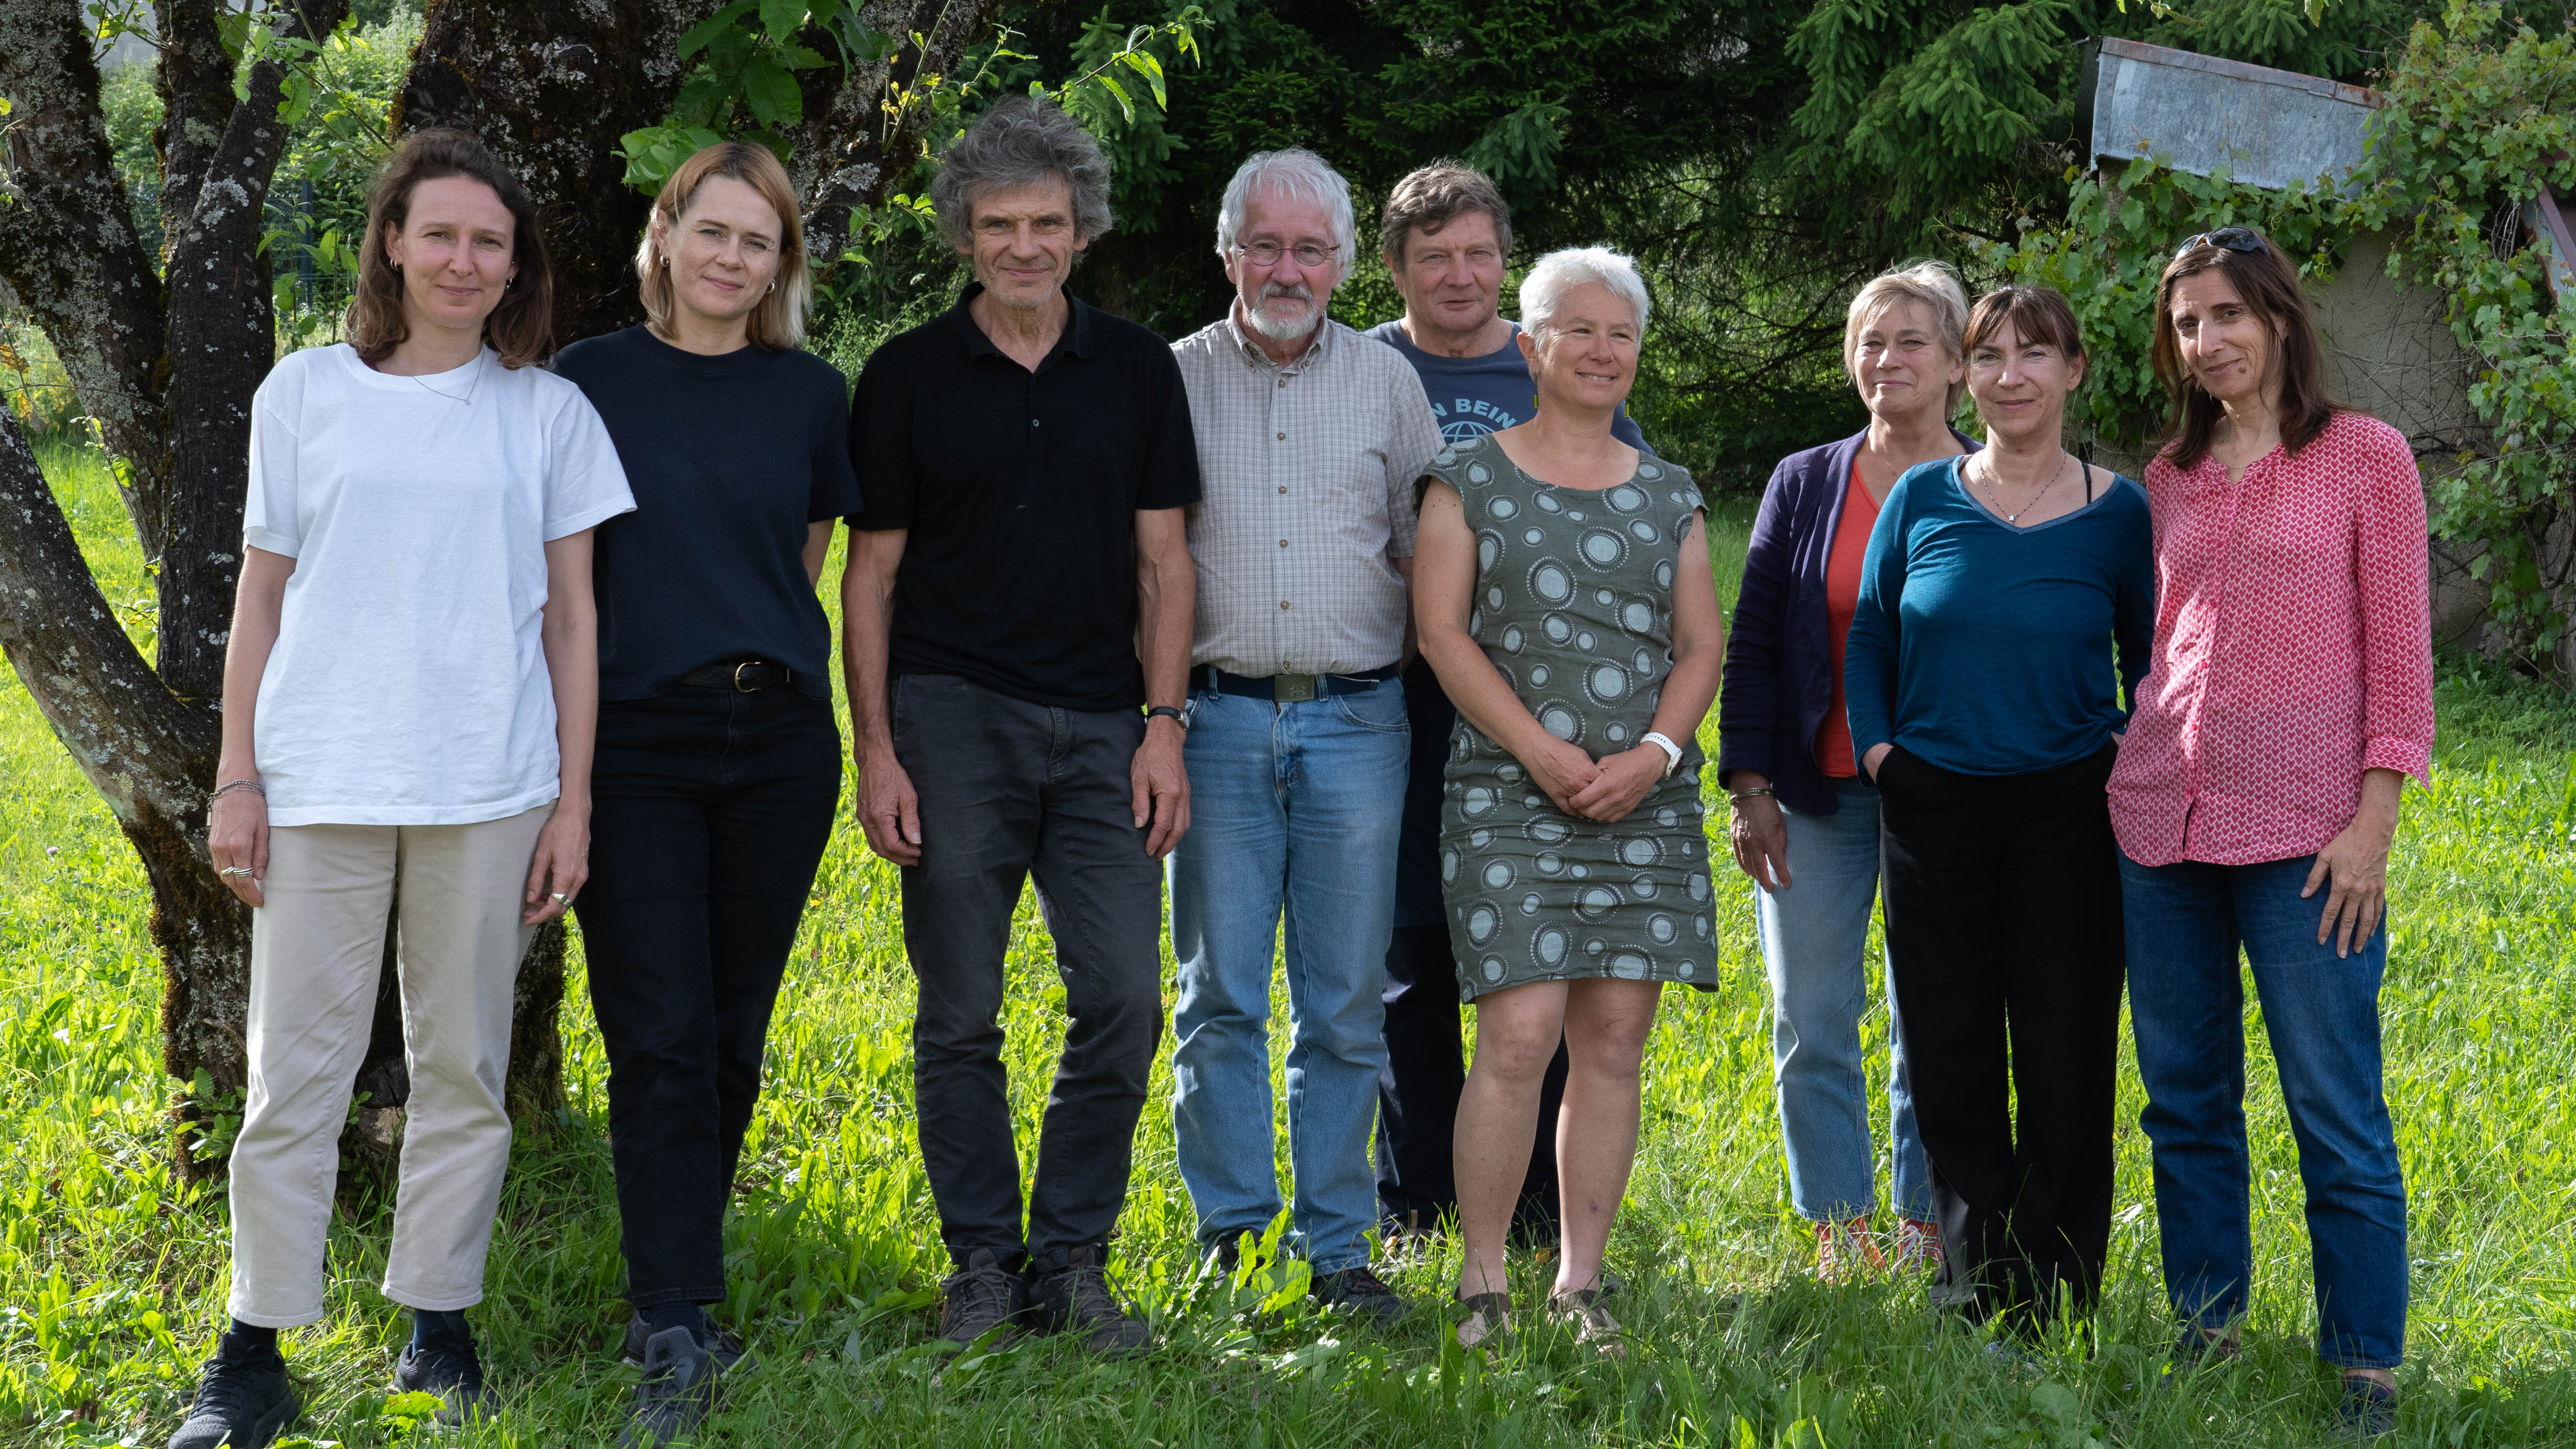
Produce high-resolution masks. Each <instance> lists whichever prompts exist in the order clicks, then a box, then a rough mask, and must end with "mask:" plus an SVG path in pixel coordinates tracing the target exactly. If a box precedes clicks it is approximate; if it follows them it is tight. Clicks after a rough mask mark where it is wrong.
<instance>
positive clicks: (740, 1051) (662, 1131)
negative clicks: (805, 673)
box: [573, 684, 841, 1309]
mask: <svg viewBox="0 0 2576 1449" xmlns="http://www.w3.org/2000/svg"><path fill="white" fill-rule="evenodd" d="M590 789H591V811H590V835H591V844H590V883H589V884H588V885H586V886H584V887H583V888H582V891H581V894H580V895H579V896H578V897H576V898H575V900H574V903H573V908H574V911H575V913H576V916H577V918H578V920H579V921H580V923H581V937H582V949H583V954H584V956H585V957H586V958H587V959H588V961H589V967H590V1002H591V1009H592V1010H593V1011H594V1012H596V1013H597V1014H598V1017H599V1033H600V1036H601V1037H602V1038H603V1039H604V1040H605V1041H606V1043H607V1046H608V1132H609V1145H610V1150H611V1153H612V1155H613V1156H614V1158H615V1160H616V1164H617V1212H618V1219H619V1223H620V1225H621V1228H622V1230H623V1231H622V1241H621V1246H622V1248H623V1250H624V1252H625V1255H626V1282H627V1286H626V1297H627V1300H628V1301H629V1302H630V1303H632V1304H633V1305H634V1306H635V1307H636V1308H638V1309H645V1308H651V1307H653V1306H655V1305H656V1304H662V1303H715V1302H720V1301H722V1299H723V1298H724V1296H725V1290H724V1210H725V1203H726V1201H727V1199H729V1198H730V1197H732V1195H733V1175H734V1166H735V1163H736V1161H737V1160H738V1159H739V1158H740V1157H741V1155H742V1134H743V1129H744V1128H746V1127H748V1126H749V1125H750V1124H751V1112H752V1106H753V1104H754V1103H755V1102H756V1101H757V1100H758V1099H759V1097H760V1057H761V1048H762V1044H763V1042H764V1041H765V1040H766V1039H767V1037H768V1035H769V1012H770V1007H771V1005H772V1003H773V1002H775V1001H776V999H777V996H778V980H779V976H780V974H781V973H782V972H783V971H784V970H785V969H786V965H787V953H788V949H789V948H790V947H791V946H793V945H794V944H795V941H796V922H797V919H798V917H799V916H801V915H802V914H803V913H804V910H805V897H806V893H807V892H808V891H810V890H811V889H812V888H813V885H814V868H815V866H816V865H817V864H819V863H820V862H821V860H822V858H823V847H824V845H825V843H826V842H827V841H829V840H830V838H831V834H832V814H833V811H834V809H835V808H836V806H837V805H838V803H839V799H840V793H841V732H840V728H839V726H838V725H836V724H835V723H834V722H833V719H832V706H831V704H830V702H828V701H826V700H819V699H810V698H808V697H806V696H805V695H802V694H799V693H797V692H795V691H794V690H792V689H787V688H783V687H782V688H771V689H764V690H761V691H758V692H757V693H752V694H739V693H736V692H734V691H732V690H726V689H701V688H696V687H693V686H690V685H685V684H683V685H680V686H678V687H676V688H674V689H673V690H672V691H671V692H670V693H668V694H665V695H661V696H659V697H657V698H653V699H639V700H627V701H620V702H617V703H612V704H603V705H602V706H601V707H600V711H599V754H598V760H597V763H595V764H594V765H593V766H592V768H591V776H590Z"/></svg>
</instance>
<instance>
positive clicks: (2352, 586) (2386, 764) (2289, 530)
mask: <svg viewBox="0 0 2576 1449" xmlns="http://www.w3.org/2000/svg"><path fill="white" fill-rule="evenodd" d="M2146 484H2147V500H2148V503H2149V505H2150V507H2151V508H2152V509H2153V511H2154V516H2155V540H2156V643H2155V658H2154V660H2153V661H2152V662H2151V665H2150V667H2149V669H2148V671H2147V677H2146V679H2145V680H2144V681H2143V682H2142V683H2140V685H2139V686H2138V693H2137V698H2136V700H2135V701H2134V710H2133V714H2132V717H2131V721H2130V726H2129V733H2128V737H2127V739H2126V740H2125V741H2123V742H2122V744H2121V746H2120V759H2119V765H2118V767H2117V768H2116V769H2114V770H2113V771H2112V772H2111V784H2110V792H2111V824H2112V828H2113V829H2114V830H2116V831H2117V832H2118V834H2119V837H2120V848H2121V849H2122V850H2123V851H2125V852H2127V853H2128V856H2129V858H2130V859H2131V860H2134V861H2136V862H2138V863H2139V864H2140V865H2170V864H2172V863H2174V862H2175V861H2181V860H2194V861H2205V862H2208V863H2210V864H2213V865H2253V864H2257V863H2260V862H2263V861H2271V860H2289V859H2293V858H2295V857H2298V856H2302V855H2308V854H2312V853H2314V852H2315V851H2317V850H2319V849H2321V848H2323V847H2324V846H2325V845H2326V844H2327V843H2328V842H2329V841H2331V840H2333V839H2334V838H2335V836H2337V835H2339V834H2341V833H2342V831H2343V829H2344V827H2345V826H2346V825H2349V824H2351V823H2352V817H2353V813H2354V812H2355V811H2356V810H2357V809H2358V808H2359V807H2360V804H2361V776H2362V772H2363V771H2365V770H2370V769H2390V770H2402V771H2404V772H2405V773H2407V774H2409V775H2413V776H2414V777H2416V778H2417V779H2419V780H2421V779H2425V778H2426V773H2425V772H2426V771H2427V770H2428V769H2429V768H2430V762H2431V757H2432V752H2433V642H2432V623H2431V618H2430V616H2429V614H2428V613H2427V611H2426V604H2427V601H2426V597H2425V594H2426V589H2427V587H2428V583H2427V572H2426V561H2425V542H2424V540H2425V533H2424V486H2423V481H2422V478H2421V476H2420V475H2419V474H2418V473H2417V472H2416V469H2415V455H2414V453H2413V451H2412V450H2410V449H2409V448H2408V447H2407V446H2406V439H2405V437H2404V436H2403V435H2401V434H2400V433H2399V432H2398V431H2397V430H2396V429H2395V428H2392V427H2390V426H2388V425H2387V424H2386V423H2383V422H2380V421H2379V420H2378V419H2376V418H2373V417H2370V416H2369V415H2367V414H2364V413H2339V414H2337V415H2336V417H2335V419H2334V421H2333V422H2331V423H2329V424H2328V425H2327V426H2326V430H2325V431H2324V432H2323V433H2321V434H2319V435H2318V436H2317V438H2316V439H2315V440H2314V441H2312V442H2311V443H2309V444H2308V446H2307V447H2305V448H2303V449H2301V450H2300V451H2299V454H2298V456H2297V457H2295V458H2294V457H2291V456H2290V455H2289V454H2287V453H2286V452H2284V451H2283V450H2282V449H2279V448H2274V449H2273V450H2272V451H2271V452H2269V453H2267V454H2265V455H2264V456H2262V457H2261V458H2258V459H2256V460H2255V462H2254V464H2253V466H2252V467H2250V468H2248V469H2246V470H2245V476H2244V477H2243V478H2242V479H2241V480H2239V481H2237V482H2234V483H2230V482H2229V481H2228V480H2227V470H2226V468H2225V467H2224V466H2223V465H2221V464H2220V463H2219V461H2218V460H2217V459H2216V458H2214V457H2212V458H2203V459H2201V461H2200V466H2198V467H2196V468H2193V469H2190V470H2189V471H2185V470H2183V469H2180V468H2176V467H2175V466H2174V465H2173V464H2172V463H2171V462H2169V461H2168V460H2166V459H2164V458H2161V457H2160V458H2157V459H2156V460H2154V461H2153V462H2151V463H2149V464H2148V465H2147V478H2146Z"/></svg>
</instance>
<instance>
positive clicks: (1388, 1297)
mask: <svg viewBox="0 0 2576 1449" xmlns="http://www.w3.org/2000/svg"><path fill="white" fill-rule="evenodd" d="M1306 1296H1307V1297H1309V1298H1312V1299H1314V1300H1315V1301H1316V1302H1318V1303H1320V1304H1322V1305H1324V1306H1325V1307H1326V1308H1347V1309H1349V1310H1350V1311H1351V1312H1353V1313H1355V1314H1357V1315H1359V1316H1360V1317H1362V1318H1365V1319H1368V1320H1369V1321H1371V1322H1373V1323H1393V1322H1394V1321H1396V1320H1397V1319H1399V1318H1402V1317H1403V1316H1404V1315H1406V1314H1408V1313H1411V1312H1412V1311H1413V1304H1412V1302H1411V1301H1410V1300H1409V1299H1407V1298H1406V1297H1405V1296H1404V1295H1403V1294H1401V1293H1398V1292H1396V1291H1395V1290H1394V1289H1392V1288H1389V1287H1388V1286H1386V1281H1385V1280H1384V1279H1382V1278H1380V1277H1378V1275H1377V1274H1375V1273H1373V1272H1371V1271H1369V1267H1368V1265H1367V1264H1365V1263H1363V1264H1361V1265H1360V1266H1359V1267H1356V1268H1344V1269H1341V1270H1339V1271H1338V1272H1332V1273H1318V1274H1316V1275H1315V1276H1314V1278H1313V1279H1312V1280H1310V1281H1309V1282H1308V1283H1307V1285H1306Z"/></svg>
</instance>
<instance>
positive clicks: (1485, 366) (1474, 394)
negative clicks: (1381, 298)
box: [1368, 321, 1653, 452]
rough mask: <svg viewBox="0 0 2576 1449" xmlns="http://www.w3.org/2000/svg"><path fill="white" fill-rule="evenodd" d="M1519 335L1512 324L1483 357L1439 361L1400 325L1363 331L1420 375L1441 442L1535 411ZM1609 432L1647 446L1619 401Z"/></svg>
mask: <svg viewBox="0 0 2576 1449" xmlns="http://www.w3.org/2000/svg"><path fill="white" fill-rule="evenodd" d="M1520 333H1521V324H1519V323H1518V322H1514V323H1512V336H1511V340H1509V341H1507V342H1505V343H1504V344H1503V345H1502V346H1501V347H1499V348H1497V349H1495V350H1494V351H1492V352H1488V353H1486V354H1485V355H1484V356H1482V357H1442V356H1439V355H1438V354H1436V353H1430V352H1425V351H1423V350H1422V349H1421V348H1419V347H1416V346H1414V345H1413V339H1412V338H1410V337H1407V336H1405V335H1404V324H1403V323H1402V322H1400V321H1398V322H1382V323H1380V324H1378V325H1377V326H1375V327H1372V328H1370V329H1369V330H1368V335H1369V336H1371V337H1374V338H1376V339H1377V340H1378V341H1380V342H1383V343H1385V344H1386V345H1387V346H1389V347H1392V348H1394V349H1395V350H1396V351H1398V352H1401V353H1403V354H1404V360H1405V361H1407V362H1410V363H1412V364H1413V370H1414V371H1415V372H1417V373H1420V374H1421V375H1422V391H1423V392H1424V393H1425V394H1426V395H1427V396H1429V397H1430V399H1431V415H1432V416H1433V417H1435V418H1438V419H1439V420H1440V440H1441V441H1442V442H1444V443H1463V442H1465V441H1467V440H1468V439H1470V438H1481V437H1483V436H1484V435H1485V434H1487V433H1497V432H1501V431H1502V430H1503V429H1505V428H1509V427H1516V426H1518V425H1520V424H1522V423H1525V422H1528V421H1529V420H1530V418H1531V417H1532V416H1533V415H1535V414H1536V413H1537V412H1538V385H1537V384H1536V383H1533V382H1531V381H1530V375H1529V364H1528V363H1525V362H1523V361H1522V360H1521V342H1520ZM1610 431H1611V433H1612V434H1613V435H1615V436H1616V437H1617V438H1618V439H1619V441H1620V442H1623V443H1625V444H1627V445H1628V446H1629V447H1632V448H1640V449H1645V448H1646V439H1645V437H1644V435H1642V434H1640V433H1639V432H1638V431H1637V425H1636V423H1634V422H1632V421H1630V419H1629V417H1628V408H1627V405H1626V404H1624V403H1623V404H1621V405H1620V407H1619V415H1618V416H1617V417H1615V418H1613V419H1611V421H1610ZM1646 450H1647V451H1649V452H1651V451H1653V450H1652V449H1646Z"/></svg>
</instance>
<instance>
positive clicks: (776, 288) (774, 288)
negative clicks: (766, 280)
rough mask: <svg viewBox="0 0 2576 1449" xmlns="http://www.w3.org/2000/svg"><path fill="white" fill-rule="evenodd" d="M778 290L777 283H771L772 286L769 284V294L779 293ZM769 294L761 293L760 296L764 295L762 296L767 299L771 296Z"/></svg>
mask: <svg viewBox="0 0 2576 1449" xmlns="http://www.w3.org/2000/svg"><path fill="white" fill-rule="evenodd" d="M777 290H778V284H777V283H776V282H772V283H770V284H769V292H775V291H777ZM769 292H763V293H761V294H760V295H762V296H764V297H766V296H768V295H769Z"/></svg>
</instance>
